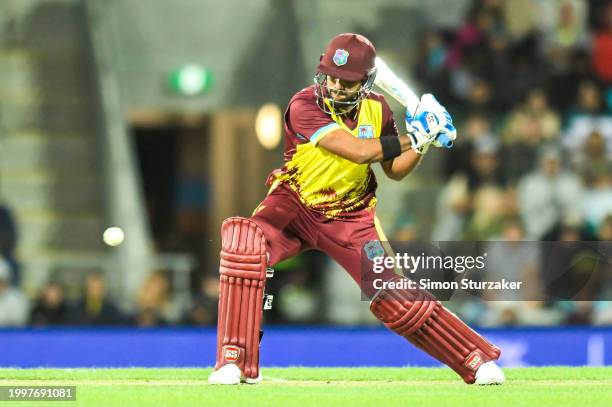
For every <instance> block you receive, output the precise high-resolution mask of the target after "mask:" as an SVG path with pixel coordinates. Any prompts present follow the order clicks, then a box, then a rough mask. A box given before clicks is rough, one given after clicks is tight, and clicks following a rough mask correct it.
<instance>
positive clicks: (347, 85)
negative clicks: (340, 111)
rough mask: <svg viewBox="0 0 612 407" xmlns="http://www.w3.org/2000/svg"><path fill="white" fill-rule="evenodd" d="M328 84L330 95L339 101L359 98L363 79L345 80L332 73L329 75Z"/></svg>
mask: <svg viewBox="0 0 612 407" xmlns="http://www.w3.org/2000/svg"><path fill="white" fill-rule="evenodd" d="M326 84H327V89H328V90H329V93H330V96H331V97H332V98H333V99H334V100H337V101H349V100H354V99H357V97H358V95H359V90H360V89H361V81H354V82H351V81H345V80H344V79H340V78H336V77H334V76H331V75H327V78H326Z"/></svg>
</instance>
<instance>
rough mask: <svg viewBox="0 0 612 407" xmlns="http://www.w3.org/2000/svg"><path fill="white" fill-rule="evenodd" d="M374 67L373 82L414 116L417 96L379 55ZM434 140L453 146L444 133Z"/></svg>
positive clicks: (448, 146)
mask: <svg viewBox="0 0 612 407" xmlns="http://www.w3.org/2000/svg"><path fill="white" fill-rule="evenodd" d="M376 68H377V73H376V78H375V79H374V84H375V85H376V86H378V87H379V88H380V89H382V90H383V91H384V92H386V93H387V94H388V95H389V96H391V97H392V98H393V99H395V100H397V101H398V102H399V103H400V104H401V105H402V106H404V107H405V108H406V109H408V112H410V114H411V115H412V116H414V115H415V113H416V111H417V109H418V108H419V97H418V96H417V95H416V94H415V93H414V91H413V90H412V89H411V88H410V87H409V86H408V85H407V84H406V82H404V81H402V80H401V79H400V78H398V77H397V75H396V74H395V73H394V72H393V71H392V70H391V68H389V66H388V65H387V64H386V63H385V61H383V60H382V59H381V58H379V57H376ZM436 140H437V141H439V142H440V144H442V146H444V147H446V148H451V147H452V146H453V140H451V139H450V138H448V136H447V135H446V134H444V133H440V134H439V135H438V137H437V139H436Z"/></svg>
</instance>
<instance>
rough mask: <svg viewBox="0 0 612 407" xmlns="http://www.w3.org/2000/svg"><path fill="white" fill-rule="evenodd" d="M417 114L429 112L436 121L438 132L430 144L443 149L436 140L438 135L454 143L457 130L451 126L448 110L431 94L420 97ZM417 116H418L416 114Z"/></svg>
mask: <svg viewBox="0 0 612 407" xmlns="http://www.w3.org/2000/svg"><path fill="white" fill-rule="evenodd" d="M417 112H431V113H432V114H433V115H434V116H435V117H436V119H437V123H438V132H437V133H436V135H435V139H434V141H433V142H432V144H433V145H434V146H436V147H443V146H442V144H440V142H439V141H438V140H437V138H438V134H440V133H444V134H446V136H447V137H448V138H449V139H450V140H451V141H455V139H456V138H457V129H455V126H454V125H453V119H452V117H451V115H450V113H448V110H446V108H445V107H444V106H442V105H441V104H440V102H438V101H437V100H436V98H435V97H434V96H433V95H432V94H431V93H426V94H424V95H423V96H421V101H420V103H419V108H418V110H417ZM417 116H418V114H417Z"/></svg>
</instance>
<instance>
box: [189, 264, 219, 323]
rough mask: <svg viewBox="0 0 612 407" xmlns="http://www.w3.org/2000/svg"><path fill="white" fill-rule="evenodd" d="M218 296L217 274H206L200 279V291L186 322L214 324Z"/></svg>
mask: <svg viewBox="0 0 612 407" xmlns="http://www.w3.org/2000/svg"><path fill="white" fill-rule="evenodd" d="M218 297H219V279H218V278H217V277H216V276H210V275H205V276H204V277H203V278H202V279H201V281H200V291H199V292H198V293H197V294H196V296H195V297H194V299H193V302H192V306H191V309H190V310H189V314H188V315H187V316H186V317H185V322H186V323H188V324H190V325H198V326H206V325H213V324H214V323H215V321H216V320H217V305H218V301H219V298H218Z"/></svg>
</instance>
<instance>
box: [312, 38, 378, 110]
mask: <svg viewBox="0 0 612 407" xmlns="http://www.w3.org/2000/svg"><path fill="white" fill-rule="evenodd" d="M375 60H376V49H375V48H374V45H372V43H371V42H370V41H369V40H368V39H367V38H365V37H364V36H363V35H359V34H352V33H345V34H340V35H338V36H336V37H334V38H333V39H332V40H331V42H330V43H329V45H328V46H327V49H326V50H325V53H324V54H323V55H321V60H320V62H319V66H318V72H317V74H316V75H315V77H314V82H315V93H316V95H317V102H318V104H319V107H320V108H321V109H322V110H323V111H324V112H325V113H330V114H331V113H336V114H345V113H348V112H350V111H351V110H353V109H354V108H355V107H356V106H357V105H358V104H359V102H360V101H361V100H362V99H364V98H365V97H366V96H367V95H368V93H370V91H371V90H372V86H373V85H374V78H375V76H376V64H375ZM328 76H331V77H333V78H338V79H341V80H343V81H347V82H357V81H359V82H361V86H360V88H359V89H358V90H357V91H353V92H348V91H338V90H332V89H330V88H329V87H328V85H327V77H328ZM332 92H333V93H332Z"/></svg>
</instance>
